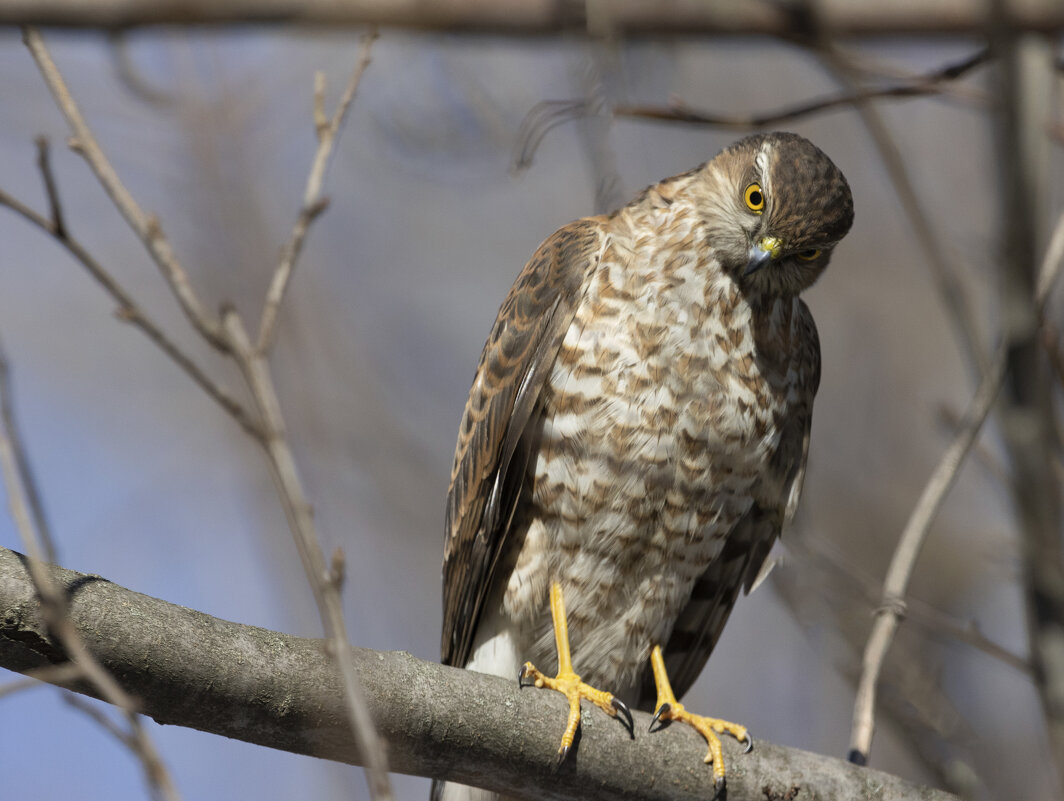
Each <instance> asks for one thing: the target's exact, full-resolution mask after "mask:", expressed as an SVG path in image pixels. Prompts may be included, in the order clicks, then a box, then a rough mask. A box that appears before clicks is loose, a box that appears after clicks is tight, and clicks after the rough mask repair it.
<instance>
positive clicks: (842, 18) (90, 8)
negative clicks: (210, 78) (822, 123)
mask: <svg viewBox="0 0 1064 801" xmlns="http://www.w3.org/2000/svg"><path fill="white" fill-rule="evenodd" d="M801 7H802V4H800V3H774V2H768V0H716V1H715V2H690V1H687V2H684V1H682V0H671V2H659V3H648V2H646V0H611V2H610V3H609V4H601V3H600V4H595V10H596V19H595V23H596V27H597V28H599V29H602V28H606V29H608V30H610V31H614V32H617V33H620V34H624V35H626V36H628V37H632V36H639V35H643V36H656V35H662V34H668V35H671V36H704V35H707V34H709V35H711V34H769V35H779V36H794V35H800V34H801V33H802V31H803V29H804V28H806V27H808V26H809V24H810V23H809V19H808V18H807V17H806V16H804V15H803V12H802V8H801ZM816 10H817V22H818V23H819V24H820V25H822V26H823V28H824V29H825V30H827V31H829V32H831V33H835V34H844V35H868V34H871V35H882V34H940V33H962V34H965V33H966V34H972V33H981V32H983V30H984V26H985V23H986V10H985V3H983V2H982V0H922V2H920V3H858V2H853V0H821V2H818V3H817V4H816ZM248 22H258V23H300V24H311V25H330V26H332V25H365V24H379V25H388V26H401V27H413V28H425V29H434V30H446V31H449V32H460V31H461V32H470V33H495V34H510V35H515V34H516V35H526V36H527V35H543V34H555V33H559V32H562V31H572V30H580V29H586V28H587V23H588V21H587V19H586V13H585V7H584V4H583V3H559V2H557V0H463V2H454V1H453V0H451V1H450V2H448V1H447V0H438V1H437V2H432V3H426V2H421V1H420V0H384V1H383V2H382V0H216V1H215V2H211V3H204V2H199V1H198V0H0V24H8V25H11V24H23V23H30V24H37V25H67V26H79V27H85V26H91V27H105V28H123V27H130V26H136V25H174V24H177V25H189V24H209V25H217V24H226V23H248ZM1010 24H1011V25H1013V26H1015V27H1016V28H1018V29H1024V30H1034V31H1046V32H1054V31H1059V30H1061V28H1062V27H1064V9H1062V7H1061V6H1060V4H1059V3H1055V0H1042V1H1041V2H1034V1H1033V0H1032V1H1031V2H1027V3H1023V4H1022V10H1017V11H1016V12H1014V14H1013V15H1012V19H1011V20H1010Z"/></svg>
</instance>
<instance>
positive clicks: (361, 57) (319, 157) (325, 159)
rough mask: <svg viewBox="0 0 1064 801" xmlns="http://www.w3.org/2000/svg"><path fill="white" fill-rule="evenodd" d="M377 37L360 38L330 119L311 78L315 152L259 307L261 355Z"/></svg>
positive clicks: (320, 85)
mask: <svg viewBox="0 0 1064 801" xmlns="http://www.w3.org/2000/svg"><path fill="white" fill-rule="evenodd" d="M376 38H377V29H376V28H371V29H370V30H369V31H368V32H367V33H366V34H365V36H363V37H362V45H361V47H360V48H359V52H358V58H357V60H356V62H355V69H354V71H353V72H352V73H351V78H350V80H348V82H347V87H346V88H345V89H344V94H343V96H342V97H341V98H340V102H339V104H338V105H337V107H336V112H335V113H334V114H333V116H332V118H331V119H329V118H326V116H325V75H324V73H321V72H318V73H315V75H314V128H315V131H316V133H317V136H318V149H317V151H316V152H315V153H314V161H313V163H312V164H311V167H310V174H309V175H307V184H306V188H305V189H304V190H303V206H302V208H301V209H300V210H299V216H298V217H297V218H296V222H295V225H294V226H293V228H292V233H291V236H290V237H289V239H288V243H287V244H286V245H285V246H284V249H283V250H282V251H281V261H280V264H278V265H277V270H276V271H275V272H274V274H273V280H272V281H271V282H270V287H269V289H268V290H267V292H266V300H265V302H264V303H263V307H262V320H261V322H260V323H259V336H258V340H257V342H256V345H255V349H256V350H257V351H259V352H261V353H265V352H267V351H269V349H270V347H271V346H272V344H273V338H274V333H275V330H276V327H277V315H278V312H279V311H280V308H281V301H282V300H283V299H284V294H285V290H286V289H287V288H288V282H289V281H290V280H291V277H292V271H293V270H294V269H295V265H296V260H297V259H298V258H299V254H300V252H301V250H302V249H303V240H304V239H305V238H306V236H307V231H308V230H309V229H310V225H311V223H313V222H314V220H315V219H316V218H317V216H318V215H319V214H321V213H322V212H323V211H325V207H326V206H327V205H328V199H327V198H324V197H322V195H321V190H322V185H323V183H324V179H325V169H326V167H327V166H328V163H329V156H330V155H331V154H332V150H333V145H334V144H335V143H336V138H337V136H338V134H339V132H340V125H341V124H342V123H343V121H344V118H345V117H346V116H347V110H348V108H349V107H350V106H351V101H352V100H354V99H355V92H356V91H358V85H359V83H360V82H361V80H362V74H363V73H364V72H365V71H366V67H368V66H369V62H370V49H371V48H372V46H373V41H374V39H376Z"/></svg>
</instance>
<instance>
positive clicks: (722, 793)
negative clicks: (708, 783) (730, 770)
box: [713, 776, 728, 801]
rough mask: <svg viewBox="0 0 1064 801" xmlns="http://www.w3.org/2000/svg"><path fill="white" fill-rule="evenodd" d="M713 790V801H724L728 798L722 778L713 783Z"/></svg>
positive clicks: (725, 783) (726, 787)
mask: <svg viewBox="0 0 1064 801" xmlns="http://www.w3.org/2000/svg"><path fill="white" fill-rule="evenodd" d="M713 789H714V790H716V792H715V793H714V794H713V801H717V799H718V798H720V799H725V798H727V797H728V783H727V782H726V781H725V780H724V777H723V776H721V777H720V778H719V779H717V780H716V781H715V782H713Z"/></svg>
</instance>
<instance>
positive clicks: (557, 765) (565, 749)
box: [553, 745, 569, 773]
mask: <svg viewBox="0 0 1064 801" xmlns="http://www.w3.org/2000/svg"><path fill="white" fill-rule="evenodd" d="M567 756H569V746H567V745H563V746H562V747H561V748H559V749H558V758H557V759H556V760H554V771H553V772H554V773H557V772H558V771H559V770H561V767H562V765H563V764H564V763H565V758H566V757H567Z"/></svg>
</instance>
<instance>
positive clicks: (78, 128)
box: [22, 27, 225, 351]
mask: <svg viewBox="0 0 1064 801" xmlns="http://www.w3.org/2000/svg"><path fill="white" fill-rule="evenodd" d="M22 40H23V41H24V42H25V44H26V47H27V48H28V49H29V51H30V54H31V55H32V56H33V60H34V61H36V62H37V68H38V69H39V70H40V72H41V76H42V77H43V78H44V82H45V83H46V84H47V85H48V89H49V91H51V93H52V96H53V97H54V98H55V103H56V105H57V106H58V107H59V110H60V111H61V112H62V114H63V116H64V117H66V120H67V124H68V125H69V126H70V130H71V133H72V134H73V136H72V138H71V139H70V147H71V149H72V150H74V151H75V152H77V153H78V154H80V155H81V156H82V157H83V158H84V159H85V161H86V162H88V165H89V167H90V168H91V169H92V171H93V172H94V173H95V174H96V177H97V178H98V179H99V181H100V185H101V186H103V188H104V191H106V192H107V194H108V195H109V196H110V198H111V200H112V201H113V202H114V204H115V207H116V208H117V209H118V210H119V212H121V214H122V216H123V217H125V219H126V222H128V223H129V226H130V228H132V229H133V231H134V233H136V235H137V236H138V237H140V240H141V241H142V242H143V243H144V246H145V247H146V248H147V249H148V253H150V254H151V257H152V260H153V261H155V263H156V264H157V265H158V266H159V269H160V270H161V271H162V273H163V276H164V277H165V278H166V281H167V283H168V284H169V285H170V288H171V289H172V290H173V292H174V295H175V296H176V297H177V300H178V303H179V304H180V306H181V310H182V311H184V313H185V316H186V317H188V319H189V321H190V322H191V323H192V325H193V326H194V327H195V328H196V330H197V331H199V332H200V334H202V335H203V338H204V339H206V340H207V341H208V342H210V343H211V344H212V345H214V346H215V347H216V348H218V349H220V350H222V351H224V350H225V342H224V340H223V338H222V332H221V323H220V322H219V321H218V319H217V318H216V317H213V316H212V315H211V314H209V313H208V312H207V309H206V307H205V306H204V305H203V303H202V302H201V301H200V299H199V297H198V296H197V295H196V293H195V290H193V288H192V283H191V282H190V281H189V277H188V273H187V272H186V270H185V268H184V267H182V266H181V263H180V262H179V261H178V259H177V255H176V254H175V253H174V250H173V248H172V247H171V246H170V240H168V239H167V238H166V235H165V234H164V233H163V230H162V227H161V226H160V225H159V221H158V220H157V219H156V218H155V216H154V215H151V214H147V213H146V212H145V211H144V210H143V209H142V208H141V207H140V204H139V203H137V201H136V199H134V197H133V196H132V195H131V194H130V193H129V190H127V189H126V187H125V185H124V184H123V183H122V181H121V179H119V177H118V173H116V172H115V170H114V167H112V166H111V162H110V161H108V160H107V157H106V156H105V155H104V153H103V150H101V149H100V145H99V144H98V143H97V142H96V137H95V136H94V135H93V133H92V130H91V129H90V128H89V126H88V124H87V123H86V122H85V118H84V117H83V116H82V115H81V111H80V110H79V109H78V106H77V103H75V102H74V98H73V97H72V96H71V94H70V90H69V89H68V88H67V85H66V81H64V80H63V76H62V75H61V74H60V73H59V69H58V68H57V67H56V65H55V62H54V61H52V56H51V54H50V53H49V52H48V48H46V47H45V46H44V40H43V39H42V38H41V34H40V33H39V32H38V31H36V30H35V29H33V28H30V27H25V28H23V30H22ZM56 222H57V223H58V222H59V221H56ZM61 230H62V229H61V226H58V225H57V231H61Z"/></svg>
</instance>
